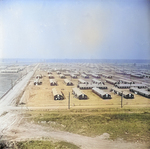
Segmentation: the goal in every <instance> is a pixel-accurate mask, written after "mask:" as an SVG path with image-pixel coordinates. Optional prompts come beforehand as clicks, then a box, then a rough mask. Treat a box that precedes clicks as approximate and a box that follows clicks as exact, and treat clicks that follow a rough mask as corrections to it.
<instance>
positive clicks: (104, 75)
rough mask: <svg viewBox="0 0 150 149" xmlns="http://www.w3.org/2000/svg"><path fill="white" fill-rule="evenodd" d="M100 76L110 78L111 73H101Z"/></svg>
mask: <svg viewBox="0 0 150 149" xmlns="http://www.w3.org/2000/svg"><path fill="white" fill-rule="evenodd" d="M102 76H103V77H105V78H112V75H109V74H104V73H103V74H102Z"/></svg>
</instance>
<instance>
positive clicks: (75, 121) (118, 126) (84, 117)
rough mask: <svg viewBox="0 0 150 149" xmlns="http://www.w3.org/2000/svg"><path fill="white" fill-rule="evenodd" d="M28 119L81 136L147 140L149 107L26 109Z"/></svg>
mask: <svg viewBox="0 0 150 149" xmlns="http://www.w3.org/2000/svg"><path fill="white" fill-rule="evenodd" d="M27 114H28V116H29V115H30V117H29V119H28V120H29V121H34V123H37V124H40V125H44V126H47V127H53V128H55V129H59V130H63V131H69V132H73V133H77V134H81V135H85V136H93V137H94V136H98V135H102V134H103V133H108V134H110V139H113V140H115V139H117V138H123V139H124V140H127V141H134V142H136V141H138V142H139V141H140V142H148V141H149V140H150V108H140V109H137V108H133V109H118V108H117V109H116V108H111V109H110V108H109V109H105V108H103V109H85V110H84V109H82V110H70V111H69V110H57V111H48V112H47V111H30V112H28V113H27Z"/></svg>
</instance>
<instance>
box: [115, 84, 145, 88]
mask: <svg viewBox="0 0 150 149" xmlns="http://www.w3.org/2000/svg"><path fill="white" fill-rule="evenodd" d="M116 87H118V88H131V87H137V88H146V87H147V86H146V85H144V84H117V85H116Z"/></svg>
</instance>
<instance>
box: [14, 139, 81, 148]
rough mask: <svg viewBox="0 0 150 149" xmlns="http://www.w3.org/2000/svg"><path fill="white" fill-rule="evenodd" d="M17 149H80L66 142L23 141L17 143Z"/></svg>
mask: <svg viewBox="0 0 150 149" xmlns="http://www.w3.org/2000/svg"><path fill="white" fill-rule="evenodd" d="M16 146H17V148H18V149H80V148H79V147H78V146H76V145H74V144H71V143H68V142H64V141H61V142H55V143H54V142H51V141H23V142H18V143H17V145H16Z"/></svg>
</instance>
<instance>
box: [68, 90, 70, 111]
mask: <svg viewBox="0 0 150 149" xmlns="http://www.w3.org/2000/svg"><path fill="white" fill-rule="evenodd" d="M68 109H70V92H69V96H68Z"/></svg>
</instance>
